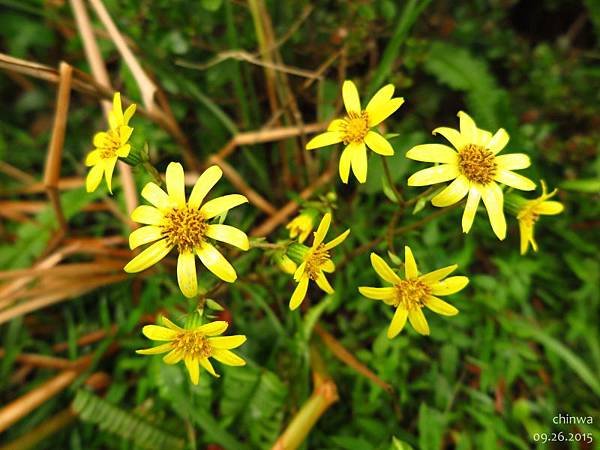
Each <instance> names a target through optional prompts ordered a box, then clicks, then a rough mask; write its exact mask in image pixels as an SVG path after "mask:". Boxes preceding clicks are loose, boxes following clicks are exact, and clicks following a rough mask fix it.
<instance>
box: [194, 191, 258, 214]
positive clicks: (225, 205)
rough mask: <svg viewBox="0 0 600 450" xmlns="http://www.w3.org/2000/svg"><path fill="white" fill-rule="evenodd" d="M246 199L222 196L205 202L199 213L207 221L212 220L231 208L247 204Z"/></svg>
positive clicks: (237, 195) (237, 196)
mask: <svg viewBox="0 0 600 450" xmlns="http://www.w3.org/2000/svg"><path fill="white" fill-rule="evenodd" d="M247 202H248V199H247V198H246V197H244V196H243V195H241V194H229V195H223V196H222V197H217V198H214V199H212V200H210V201H208V202H206V203H205V204H204V205H203V206H202V208H200V212H201V213H202V214H204V217H206V218H207V219H212V218H213V217H216V216H218V215H220V214H223V213H224V212H225V211H229V210H230V209H231V208H235V207H236V206H239V205H242V204H244V203H247Z"/></svg>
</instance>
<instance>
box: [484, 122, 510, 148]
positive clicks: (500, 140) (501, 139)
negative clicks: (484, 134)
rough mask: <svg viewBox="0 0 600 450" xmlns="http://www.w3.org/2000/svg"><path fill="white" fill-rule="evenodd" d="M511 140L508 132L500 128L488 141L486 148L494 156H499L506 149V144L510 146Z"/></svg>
mask: <svg viewBox="0 0 600 450" xmlns="http://www.w3.org/2000/svg"><path fill="white" fill-rule="evenodd" d="M509 139H510V136H509V135H508V133H507V132H506V130H505V129H504V128H500V129H499V130H498V131H496V133H495V134H494V136H492V138H491V139H490V140H489V141H488V143H487V146H486V147H487V149H488V150H490V151H491V152H492V153H493V154H498V153H500V151H501V150H502V149H503V148H504V147H506V144H508V141H509Z"/></svg>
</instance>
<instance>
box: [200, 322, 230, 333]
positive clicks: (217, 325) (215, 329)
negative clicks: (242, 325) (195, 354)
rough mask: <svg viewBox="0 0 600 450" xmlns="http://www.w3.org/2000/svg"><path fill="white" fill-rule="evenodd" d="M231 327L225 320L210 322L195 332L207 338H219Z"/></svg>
mask: <svg viewBox="0 0 600 450" xmlns="http://www.w3.org/2000/svg"><path fill="white" fill-rule="evenodd" d="M227 327H229V323H228V322H227V321H225V320H216V321H214V322H210V323H207V324H204V325H201V326H199V327H198V328H195V331H199V332H200V333H202V334H203V335H205V336H218V335H220V334H223V333H225V330H227Z"/></svg>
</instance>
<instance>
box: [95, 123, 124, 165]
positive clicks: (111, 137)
mask: <svg viewBox="0 0 600 450" xmlns="http://www.w3.org/2000/svg"><path fill="white" fill-rule="evenodd" d="M120 146H121V144H120V139H119V136H118V135H117V133H116V132H115V131H114V130H109V131H107V132H106V138H105V140H104V145H103V146H102V148H100V157H101V158H102V159H110V158H115V157H116V156H117V150H119V147H120Z"/></svg>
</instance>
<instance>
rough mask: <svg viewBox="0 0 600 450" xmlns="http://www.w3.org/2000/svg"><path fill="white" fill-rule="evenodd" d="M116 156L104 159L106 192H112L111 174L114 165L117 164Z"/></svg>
mask: <svg viewBox="0 0 600 450" xmlns="http://www.w3.org/2000/svg"><path fill="white" fill-rule="evenodd" d="M117 159H119V158H118V157H116V156H115V157H114V158H110V159H105V160H104V179H105V180H106V186H107V187H108V192H110V193H111V194H112V176H113V171H114V170H115V165H116V164H117Z"/></svg>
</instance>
